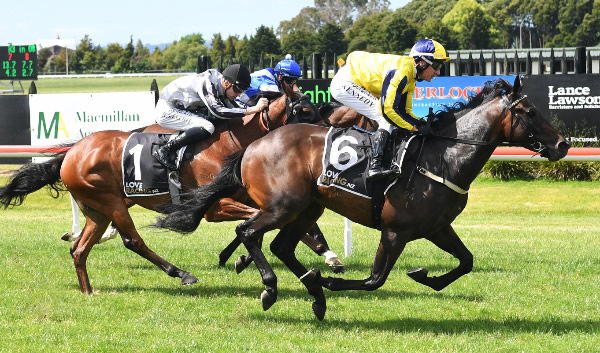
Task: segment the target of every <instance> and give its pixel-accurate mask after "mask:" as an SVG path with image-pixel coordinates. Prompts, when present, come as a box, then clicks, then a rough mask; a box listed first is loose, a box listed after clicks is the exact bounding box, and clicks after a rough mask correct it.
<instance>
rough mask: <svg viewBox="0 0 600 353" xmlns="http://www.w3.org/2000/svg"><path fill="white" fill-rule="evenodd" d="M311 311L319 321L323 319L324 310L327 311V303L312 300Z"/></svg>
mask: <svg viewBox="0 0 600 353" xmlns="http://www.w3.org/2000/svg"><path fill="white" fill-rule="evenodd" d="M312 311H313V314H315V316H316V317H317V319H319V321H323V318H325V311H327V305H326V304H325V303H323V304H319V303H317V302H313V303H312Z"/></svg>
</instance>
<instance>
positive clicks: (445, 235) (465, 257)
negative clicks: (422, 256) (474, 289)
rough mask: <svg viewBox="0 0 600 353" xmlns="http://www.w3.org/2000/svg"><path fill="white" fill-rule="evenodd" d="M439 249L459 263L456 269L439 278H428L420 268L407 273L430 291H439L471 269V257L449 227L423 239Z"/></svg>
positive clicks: (424, 270) (425, 271)
mask: <svg viewBox="0 0 600 353" xmlns="http://www.w3.org/2000/svg"><path fill="white" fill-rule="evenodd" d="M425 238H426V239H428V240H430V241H431V242H432V243H434V244H435V245H436V246H437V247H439V248H440V249H442V250H444V251H446V252H447V253H450V254H452V255H453V256H454V257H456V258H457V259H458V261H459V264H458V267H456V268H454V269H453V270H451V271H450V272H448V273H445V274H443V275H441V276H439V277H428V276H427V270H426V269H424V268H422V267H420V268H417V269H414V270H411V271H408V273H407V274H408V275H409V276H410V277H411V278H412V279H414V280H415V281H417V282H419V283H421V284H424V285H426V286H428V287H431V288H432V289H435V290H437V291H440V290H442V289H444V288H445V287H446V286H448V285H449V284H450V283H452V282H454V281H456V280H457V279H458V278H460V277H461V276H463V275H465V274H467V273H469V272H471V270H472V269H473V255H472V254H471V252H470V251H469V249H467V247H466V246H465V245H464V244H463V242H462V241H461V240H460V238H459V237H458V235H457V234H456V232H455V231H454V229H453V228H452V226H451V225H448V226H447V227H445V228H443V229H442V230H440V231H438V232H436V233H433V234H431V235H428V236H426V237H425Z"/></svg>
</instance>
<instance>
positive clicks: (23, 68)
mask: <svg viewBox="0 0 600 353" xmlns="http://www.w3.org/2000/svg"><path fill="white" fill-rule="evenodd" d="M37 72H38V67H37V51H36V46H35V44H31V45H9V46H0V80H36V79H37Z"/></svg>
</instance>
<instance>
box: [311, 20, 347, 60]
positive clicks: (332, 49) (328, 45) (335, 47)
mask: <svg viewBox="0 0 600 353" xmlns="http://www.w3.org/2000/svg"><path fill="white" fill-rule="evenodd" d="M347 48H348V46H347V45H346V41H345V40H344V33H343V32H342V29H341V28H340V27H339V26H338V25H336V24H334V23H327V24H326V25H325V26H323V28H322V29H321V30H319V32H318V33H317V35H316V38H315V50H316V51H317V52H319V53H321V54H325V53H327V54H328V55H330V57H331V55H333V54H338V55H339V54H342V53H345V52H346V49H347Z"/></svg>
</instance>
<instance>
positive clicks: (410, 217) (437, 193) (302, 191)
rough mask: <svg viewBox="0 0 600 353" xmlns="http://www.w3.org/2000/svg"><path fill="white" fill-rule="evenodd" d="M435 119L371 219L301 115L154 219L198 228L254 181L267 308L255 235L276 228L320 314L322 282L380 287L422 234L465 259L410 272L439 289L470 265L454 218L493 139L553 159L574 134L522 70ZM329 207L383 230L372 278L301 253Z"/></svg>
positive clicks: (270, 299) (244, 234) (249, 242)
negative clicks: (553, 117) (556, 120)
mask: <svg viewBox="0 0 600 353" xmlns="http://www.w3.org/2000/svg"><path fill="white" fill-rule="evenodd" d="M432 121H436V122H435V123H432V124H431V125H432V129H433V131H434V133H435V135H433V136H431V137H427V141H426V143H424V145H423V149H422V150H420V149H419V144H418V143H416V144H411V145H410V146H409V149H408V152H407V155H406V158H405V163H404V165H403V166H402V170H403V173H402V174H400V175H399V176H398V177H397V178H395V180H394V182H393V183H392V184H391V186H390V187H389V189H388V190H387V193H386V195H385V203H384V205H383V208H382V211H381V221H380V223H379V224H376V223H374V220H373V217H372V213H371V206H372V205H371V200H370V199H367V198H363V197H359V196H356V195H354V194H351V193H346V192H343V191H341V190H339V189H337V188H333V187H330V188H326V187H323V186H318V185H317V179H318V178H319V175H320V174H321V171H322V155H323V146H324V144H325V137H326V134H327V132H328V129H327V128H324V127H318V126H313V125H306V124H300V125H293V126H292V125H290V126H286V127H283V128H281V129H278V130H277V131H275V132H273V133H272V134H269V135H267V136H266V137H264V138H261V139H259V140H257V141H255V142H253V143H252V144H250V146H248V148H247V149H246V150H245V151H240V152H237V153H236V154H235V155H233V156H231V157H230V158H229V159H228V162H227V163H226V164H225V166H224V168H223V169H222V170H221V172H220V173H219V174H218V175H217V177H216V178H215V180H214V181H213V182H212V183H210V184H208V185H206V186H204V187H201V188H199V189H197V190H196V191H195V192H194V197H193V199H192V200H193V201H190V203H189V204H187V205H181V206H182V207H178V208H173V209H171V210H170V211H169V212H172V213H170V214H169V215H168V216H166V217H165V218H162V219H159V221H158V222H157V226H159V227H164V228H169V229H172V230H176V231H192V230H193V229H195V227H197V226H198V222H200V220H201V219H202V215H203V214H204V212H205V211H206V210H207V209H208V208H209V207H210V206H211V205H212V204H213V202H214V201H215V200H217V199H219V198H221V197H224V196H227V195H228V194H230V193H235V192H238V191H239V189H240V188H243V189H245V190H247V192H248V194H249V195H250V197H251V198H252V199H253V200H254V201H255V203H256V204H257V205H258V206H259V207H260V212H258V214H256V216H254V217H253V218H251V219H249V220H247V221H245V222H243V223H241V224H240V225H238V227H237V228H236V233H237V234H238V236H239V237H240V238H241V239H242V241H243V242H244V245H245V246H246V247H247V249H248V251H249V253H250V254H251V255H252V256H253V257H254V260H255V263H256V266H257V267H258V268H259V271H260V274H261V276H262V281H263V283H264V284H265V286H266V289H265V290H264V291H263V293H262V295H261V301H262V305H263V309H264V310H267V309H268V308H269V307H271V305H273V304H274V302H275V301H276V299H277V278H276V276H275V274H274V272H273V270H272V269H271V267H270V265H269V264H268V263H267V261H266V259H265V257H264V255H263V253H262V251H261V249H260V247H259V246H258V244H257V239H258V238H260V237H261V236H262V234H264V233H265V232H267V231H270V230H273V229H281V231H280V232H279V233H278V234H277V236H276V237H275V239H274V240H273V242H272V243H271V246H270V248H271V251H272V252H273V253H274V254H275V255H276V256H277V257H278V258H280V259H281V261H283V263H285V265H286V266H287V267H288V268H289V269H290V270H291V271H292V272H293V273H294V274H295V275H296V276H297V277H298V278H300V280H301V281H302V283H303V284H304V285H305V286H306V288H307V289H308V292H309V293H310V294H311V295H312V296H314V298H315V301H314V302H313V305H312V309H313V312H314V314H315V315H316V316H317V318H318V319H323V317H324V315H325V311H326V301H325V296H324V294H323V289H322V286H324V287H326V288H328V289H330V290H350V289H354V290H375V289H377V288H379V287H381V286H382V285H383V284H384V283H385V281H386V279H387V276H388V275H389V273H390V271H391V269H392V268H393V266H394V264H395V262H396V260H397V259H398V257H399V256H400V254H401V253H402V251H403V249H404V247H405V246H406V244H407V243H408V242H410V241H413V240H415V239H419V238H425V239H428V240H430V241H431V242H433V243H434V244H435V245H436V246H438V247H439V248H440V249H442V250H444V251H446V252H448V253H449V254H452V255H453V256H455V257H456V258H457V259H458V260H459V265H458V267H456V268H455V269H452V270H451V271H449V272H448V273H445V274H443V275H441V276H439V277H431V276H428V273H427V270H425V269H423V268H418V269H415V270H412V271H409V272H408V275H409V276H410V277H411V278H413V279H414V280H415V281H417V282H419V283H422V284H424V285H426V286H429V287H431V288H433V289H434V290H438V291H439V290H441V289H443V288H445V287H446V286H447V285H449V284H450V283H452V282H454V281H455V280H457V279H458V278H459V277H461V276H463V275H464V274H467V273H469V272H470V271H471V269H472V266H473V256H472V254H471V253H470V252H469V250H468V249H467V248H466V247H465V245H464V244H463V243H462V241H461V240H460V238H459V237H458V235H457V234H456V232H455V231H454V229H453V228H452V225H451V224H452V222H453V221H454V219H455V218H456V217H457V216H458V215H459V214H460V213H461V212H462V210H463V209H464V208H465V206H466V203H467V190H468V189H469V185H470V184H471V183H472V182H473V180H474V179H475V178H476V176H477V175H478V173H479V172H480V170H481V168H482V167H483V166H484V164H485V163H486V161H487V160H488V159H489V157H490V156H491V154H492V152H493V151H494V149H495V147H496V146H497V145H498V144H499V143H501V142H508V143H509V144H511V145H522V146H524V147H527V148H529V149H530V150H533V151H535V152H537V153H539V154H540V155H541V156H543V157H546V158H548V159H549V160H551V161H555V160H558V159H560V158H562V157H564V156H565V155H566V154H567V151H568V149H569V143H568V142H567V141H566V140H565V139H564V138H563V137H562V136H561V135H560V134H559V133H558V132H556V130H555V129H554V128H553V127H552V126H551V125H550V124H549V123H548V122H547V121H546V120H545V119H544V118H543V117H542V116H541V115H540V114H539V111H537V110H536V109H535V107H534V106H533V104H532V103H531V102H530V101H529V99H528V98H527V96H523V95H521V85H520V78H518V77H517V79H516V80H515V83H514V86H511V85H510V84H509V83H508V82H506V81H504V80H497V81H495V82H488V83H486V85H484V87H483V89H482V90H481V92H480V93H479V94H478V95H477V96H474V97H472V98H471V99H470V100H469V102H468V103H467V104H466V105H465V104H462V105H458V106H453V107H448V108H446V110H445V111H442V112H438V113H437V115H436V116H435V117H434V118H433V119H432ZM416 139H417V141H419V139H420V137H417V138H416ZM414 171H416V173H414V174H413V172H414ZM325 208H328V209H331V210H333V211H334V212H336V213H339V214H341V215H344V216H346V217H348V218H349V219H351V220H352V221H354V222H357V223H360V224H362V225H365V226H367V227H372V228H377V229H380V230H381V240H380V243H379V248H378V249H377V253H376V255H375V259H374V261H373V266H372V270H371V275H370V276H369V277H368V278H366V279H364V280H346V279H342V278H332V277H328V278H321V275H320V273H319V272H318V271H317V270H311V271H308V270H307V269H306V268H305V266H304V265H302V264H301V263H300V262H299V261H298V259H297V258H296V256H295V254H294V251H295V248H296V245H297V244H298V241H299V239H300V237H301V236H302V234H303V233H305V232H306V231H307V229H308V227H310V225H312V224H314V223H315V222H316V221H317V220H318V219H319V217H320V216H321V214H322V213H323V210H324V209H325Z"/></svg>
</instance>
